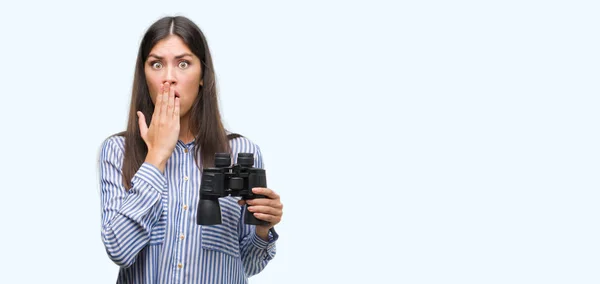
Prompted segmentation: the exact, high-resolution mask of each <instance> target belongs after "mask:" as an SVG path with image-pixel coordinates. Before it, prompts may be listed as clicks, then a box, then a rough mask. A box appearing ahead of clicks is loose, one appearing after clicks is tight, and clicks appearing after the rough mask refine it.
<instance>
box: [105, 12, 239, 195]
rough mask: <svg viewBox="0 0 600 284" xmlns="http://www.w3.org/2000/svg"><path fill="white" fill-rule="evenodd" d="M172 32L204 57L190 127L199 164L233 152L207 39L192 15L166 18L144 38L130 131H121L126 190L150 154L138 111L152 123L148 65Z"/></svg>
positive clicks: (133, 99) (148, 31)
mask: <svg viewBox="0 0 600 284" xmlns="http://www.w3.org/2000/svg"><path fill="white" fill-rule="evenodd" d="M169 35H177V36H179V37H180V38H181V39H182V40H183V41H184V42H185V43H186V44H187V46H188V47H189V48H190V50H191V51H192V52H193V53H194V54H195V55H196V56H197V57H198V58H200V62H201V66H202V67H201V68H202V81H203V86H200V89H199V91H198V92H199V93H198V97H197V98H196V100H195V101H194V103H193V105H192V108H191V110H190V122H189V127H190V129H189V130H190V132H191V133H192V134H193V135H194V137H195V139H196V141H195V143H196V145H195V153H194V154H195V155H194V156H195V157H196V164H197V165H198V167H199V168H203V167H208V166H213V165H214V155H215V153H217V152H230V151H231V149H230V147H229V142H228V136H227V131H226V130H225V128H224V127H223V123H222V122H221V114H220V112H219V105H218V100H217V86H216V81H215V73H214V68H213V62H212V57H211V55H210V51H209V48H208V44H207V42H206V38H205V37H204V34H203V33H202V31H201V30H200V28H199V27H198V26H197V25H196V24H194V22H192V21H191V20H189V19H188V18H186V17H182V16H178V17H164V18H162V19H160V20H158V21H156V22H155V23H154V24H152V25H151V26H150V27H149V28H148V30H147V31H146V33H145V34H144V37H143V38H142V41H141V43H140V48H139V52H138V55H137V61H136V65H135V73H134V77H133V88H132V94H131V105H130V109H129V121H128V123H127V130H126V131H124V132H121V133H118V134H117V135H120V136H124V137H125V155H124V161H123V183H124V185H125V188H126V189H129V188H131V179H132V178H133V176H134V175H135V173H136V172H137V171H138V170H139V168H140V167H141V165H142V164H143V163H144V160H145V159H146V155H147V154H148V147H147V146H146V143H145V142H144V140H143V139H142V137H141V135H140V128H139V124H138V117H137V115H136V112H137V111H141V112H142V113H143V114H144V116H145V117H146V123H147V124H148V125H150V121H151V119H152V113H153V112H154V104H153V103H152V100H151V98H150V92H149V91H148V85H147V83H146V74H145V73H144V64H145V62H146V59H147V58H148V54H149V53H150V50H152V48H153V47H154V45H156V44H157V43H158V42H159V41H160V40H162V39H165V38H166V37H168V36H169ZM237 136H239V135H237V134H234V135H231V136H230V137H229V138H233V137H237ZM197 157H202V161H201V162H202V164H198V159H197Z"/></svg>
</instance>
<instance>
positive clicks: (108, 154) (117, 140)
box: [100, 134, 125, 159]
mask: <svg viewBox="0 0 600 284" xmlns="http://www.w3.org/2000/svg"><path fill="white" fill-rule="evenodd" d="M123 152H125V137H124V136H121V135H116V134H115V135H111V136H109V137H107V138H106V139H104V141H103V142H102V145H101V146H100V156H101V157H100V158H101V159H102V158H104V159H107V158H115V157H116V158H121V157H122V155H123Z"/></svg>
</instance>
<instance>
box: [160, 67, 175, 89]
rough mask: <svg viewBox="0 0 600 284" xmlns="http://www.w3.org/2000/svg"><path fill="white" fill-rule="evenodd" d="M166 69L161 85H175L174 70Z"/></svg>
mask: <svg viewBox="0 0 600 284" xmlns="http://www.w3.org/2000/svg"><path fill="white" fill-rule="evenodd" d="M166 69H167V70H166V74H165V78H164V80H163V84H164V83H169V84H171V85H175V84H177V76H176V74H175V70H173V69H174V68H172V67H167V68H166Z"/></svg>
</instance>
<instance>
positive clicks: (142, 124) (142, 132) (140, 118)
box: [137, 111, 148, 139]
mask: <svg viewBox="0 0 600 284" xmlns="http://www.w3.org/2000/svg"><path fill="white" fill-rule="evenodd" d="M137 115H138V124H139V126H140V135H141V136H142V138H143V139H146V133H148V124H146V117H145V116H144V114H143V113H142V112H141V111H138V112H137Z"/></svg>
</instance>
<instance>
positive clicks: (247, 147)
mask: <svg viewBox="0 0 600 284" xmlns="http://www.w3.org/2000/svg"><path fill="white" fill-rule="evenodd" d="M229 146H231V152H232V153H257V152H260V147H259V146H258V144H256V143H254V141H252V140H251V139H250V138H248V137H244V136H241V135H237V136H235V137H231V136H230V138H229Z"/></svg>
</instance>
